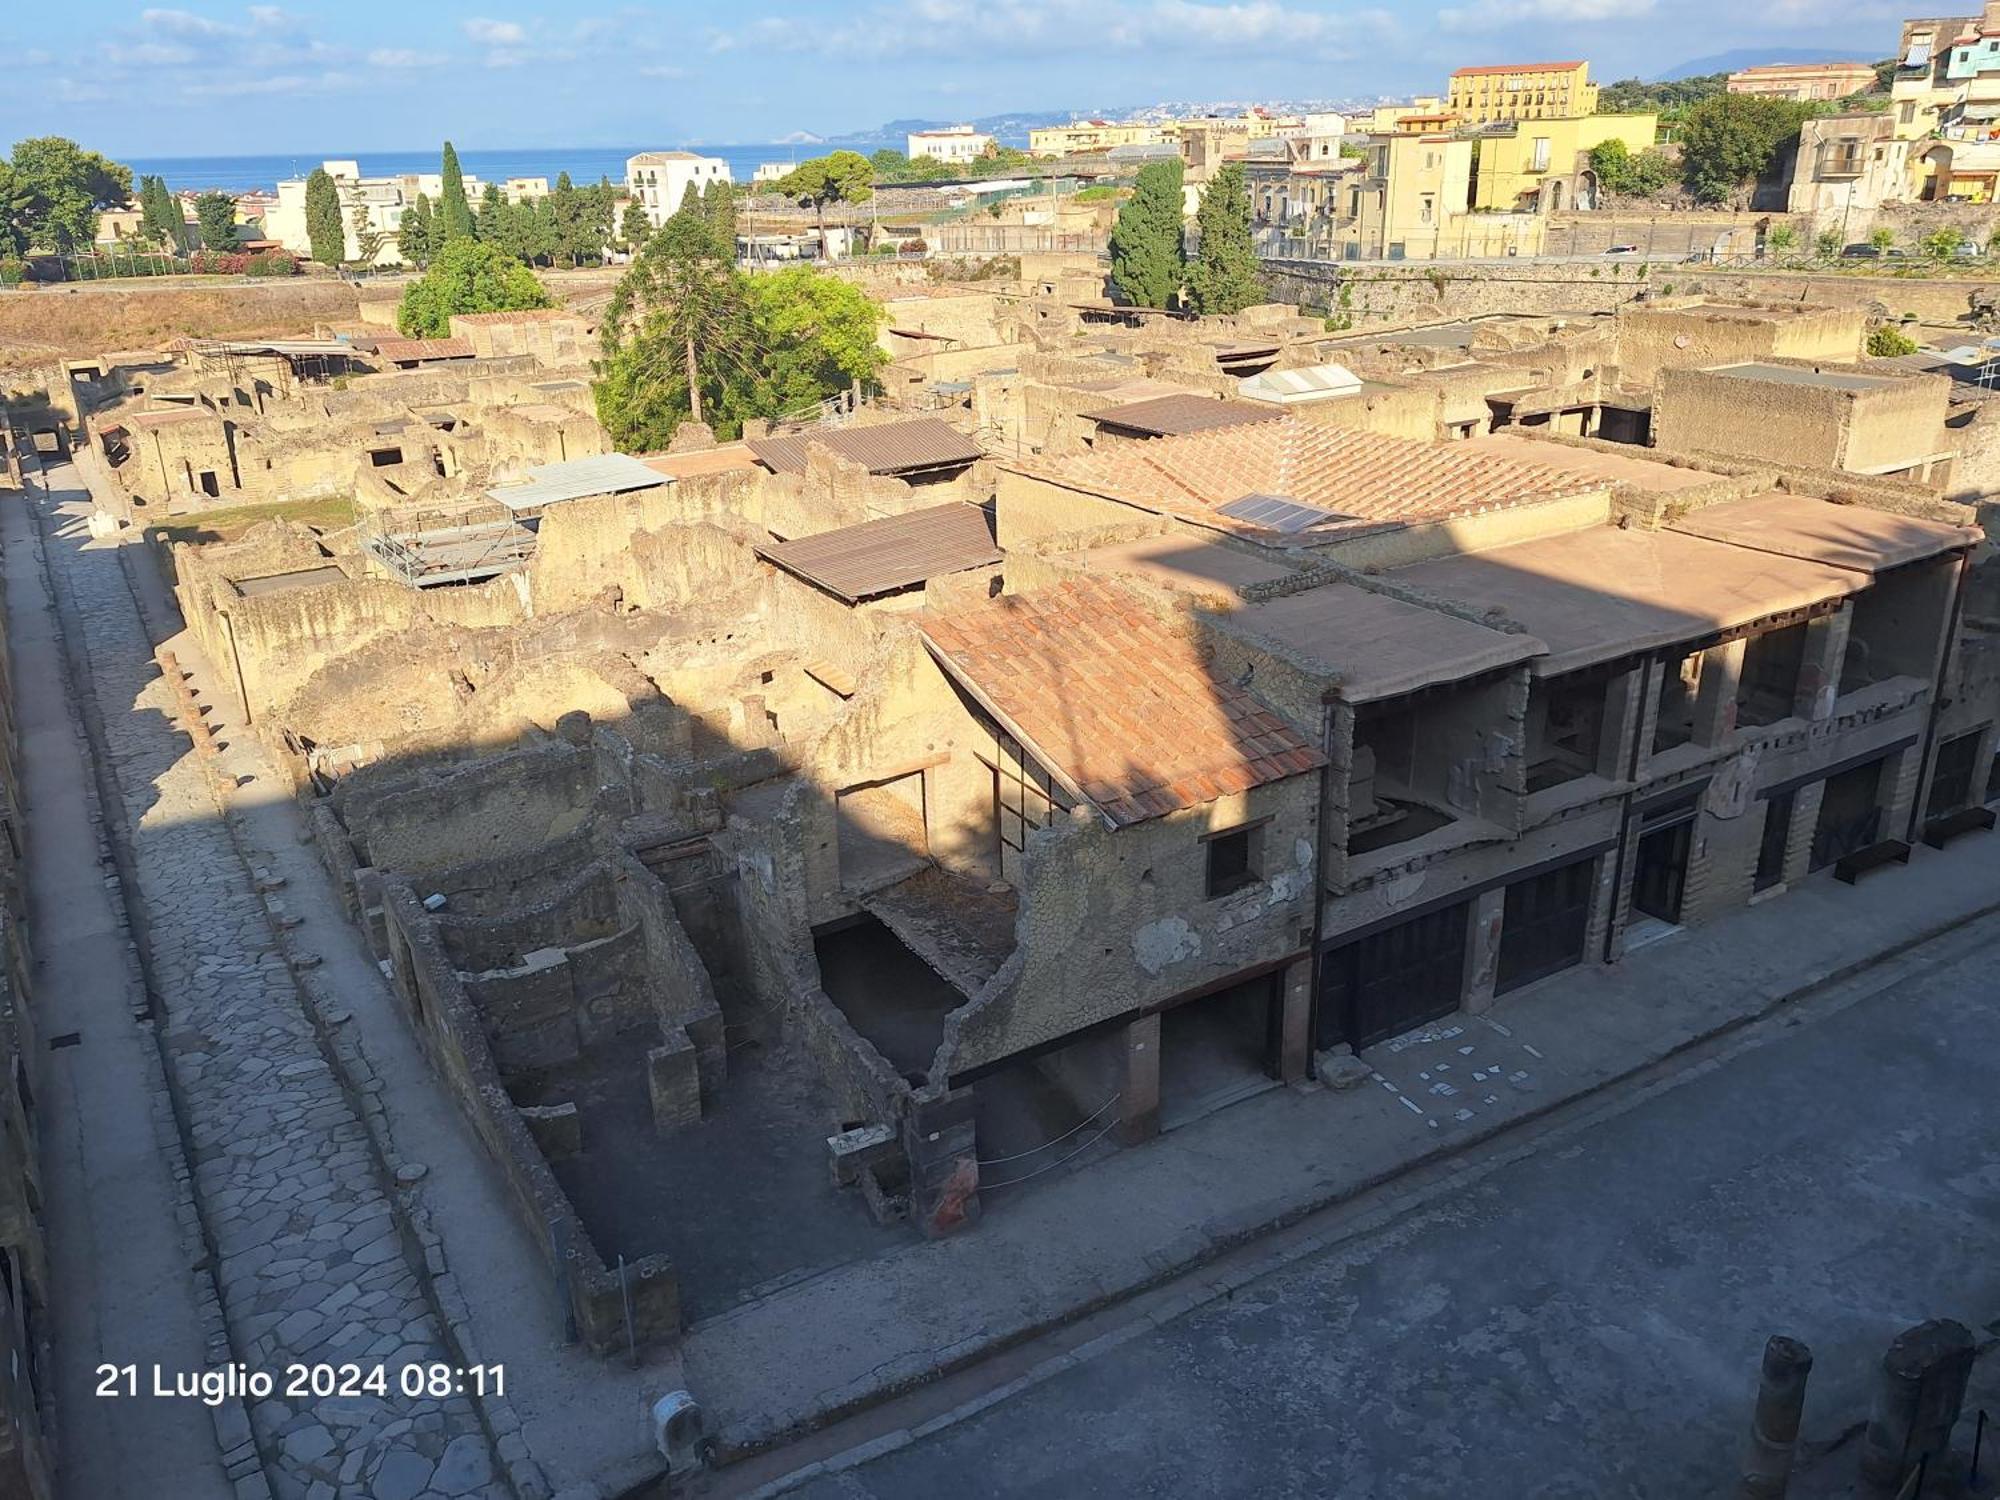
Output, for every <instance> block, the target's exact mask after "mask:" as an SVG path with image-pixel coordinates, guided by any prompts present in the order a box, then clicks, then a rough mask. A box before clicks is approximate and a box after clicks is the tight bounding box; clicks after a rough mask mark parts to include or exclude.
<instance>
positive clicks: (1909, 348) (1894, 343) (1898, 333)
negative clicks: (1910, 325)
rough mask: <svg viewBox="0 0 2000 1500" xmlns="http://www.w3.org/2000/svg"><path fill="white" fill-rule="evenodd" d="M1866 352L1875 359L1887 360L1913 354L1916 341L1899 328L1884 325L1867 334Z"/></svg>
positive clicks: (1915, 348) (1915, 350) (1915, 349)
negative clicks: (1899, 355) (1895, 356)
mask: <svg viewBox="0 0 2000 1500" xmlns="http://www.w3.org/2000/svg"><path fill="white" fill-rule="evenodd" d="M1868 352H1869V353H1870V354H1871V355H1873V356H1874V357H1875V358H1877V359H1888V358H1891V357H1892V356H1894V355H1898V354H1915V353H1916V352H1917V341H1916V340H1915V339H1913V338H1911V337H1910V336H1909V335H1908V334H1907V333H1905V332H1903V330H1902V329H1900V328H1890V327H1888V326H1887V325H1884V326H1883V327H1881V328H1876V329H1873V330H1871V331H1870V332H1869V334H1868Z"/></svg>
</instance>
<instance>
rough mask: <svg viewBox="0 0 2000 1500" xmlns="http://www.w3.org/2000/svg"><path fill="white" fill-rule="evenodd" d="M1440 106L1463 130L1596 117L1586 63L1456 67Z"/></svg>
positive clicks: (1503, 64) (1595, 90)
mask: <svg viewBox="0 0 2000 1500" xmlns="http://www.w3.org/2000/svg"><path fill="white" fill-rule="evenodd" d="M1445 103H1446V105H1447V107H1448V108H1450V109H1451V110H1452V111H1454V112H1455V113H1457V114H1459V115H1462V116H1463V117H1464V118H1465V122H1466V123H1467V124H1469V125H1490V124H1491V123H1492V122H1493V121H1495V120H1558V119H1565V118H1569V117H1573V116H1576V115H1594V114H1596V113H1597V85H1596V84H1594V83H1592V82H1591V81H1590V64H1589V63H1587V62H1548V63H1502V64H1498V65H1495V66H1491V67H1478V68H1460V69H1458V70H1457V71H1456V72H1454V73H1453V74H1452V75H1451V88H1450V92H1449V94H1448V96H1447V97H1446V100H1445Z"/></svg>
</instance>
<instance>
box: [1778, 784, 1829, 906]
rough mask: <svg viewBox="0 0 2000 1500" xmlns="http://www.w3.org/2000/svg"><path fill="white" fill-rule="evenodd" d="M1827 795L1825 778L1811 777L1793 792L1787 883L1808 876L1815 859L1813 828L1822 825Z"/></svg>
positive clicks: (1786, 853)
mask: <svg viewBox="0 0 2000 1500" xmlns="http://www.w3.org/2000/svg"><path fill="white" fill-rule="evenodd" d="M1825 796H1826V783H1825V782H1824V781H1809V782H1807V783H1806V784H1805V785H1804V786H1802V787H1800V788H1799V789H1798V791H1797V792H1795V793H1794V794H1793V796H1792V829H1791V835H1790V837H1788V838H1787V839H1786V840H1785V880H1784V883H1785V884H1786V885H1796V884H1798V882H1799V881H1801V880H1804V879H1805V878H1806V872H1807V870H1808V868H1809V867H1810V865H1811V863H1812V841H1813V830H1814V829H1815V828H1817V827H1818V826H1819V805H1820V801H1821V799H1822V798H1824V797H1825Z"/></svg>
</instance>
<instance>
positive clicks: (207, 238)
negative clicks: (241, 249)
mask: <svg viewBox="0 0 2000 1500" xmlns="http://www.w3.org/2000/svg"><path fill="white" fill-rule="evenodd" d="M155 180H156V181H157V179H155ZM194 219H195V223H196V224H198V225H199V226H201V242H202V244H204V245H205V246H207V247H208V248H209V249H211V250H234V249H235V248H236V200H235V199H234V198H232V197H230V196H229V194H227V193H203V194H202V195H201V196H200V197H199V198H197V199H195V200H194Z"/></svg>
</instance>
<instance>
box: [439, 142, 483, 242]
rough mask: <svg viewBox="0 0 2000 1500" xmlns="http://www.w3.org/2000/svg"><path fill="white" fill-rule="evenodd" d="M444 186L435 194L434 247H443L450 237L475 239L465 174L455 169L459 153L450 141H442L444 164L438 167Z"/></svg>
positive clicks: (450, 239)
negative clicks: (435, 243)
mask: <svg viewBox="0 0 2000 1500" xmlns="http://www.w3.org/2000/svg"><path fill="white" fill-rule="evenodd" d="M441 171H442V175H443V177H444V186H443V188H442V189H441V190H440V191H439V193H438V204H437V212H436V214H435V215H434V216H433V217H434V222H435V223H436V226H437V246H436V248H437V249H439V250H442V249H443V248H444V247H445V246H446V245H449V244H450V243H451V242H452V241H453V240H469V239H472V238H474V236H475V231H474V228H473V224H472V205H471V204H469V203H467V202H466V201H465V176H464V174H463V173H462V172H460V171H459V169H458V152H457V151H456V150H454V149H453V147H452V144H451V142H450V141H446V142H445V143H444V164H443V167H442V169H441Z"/></svg>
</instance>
